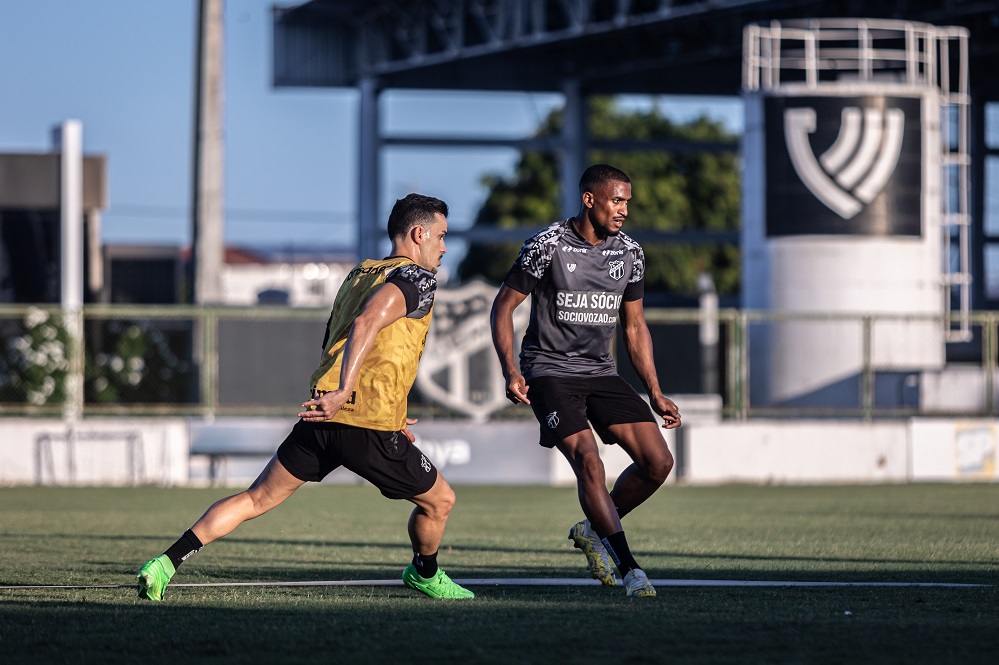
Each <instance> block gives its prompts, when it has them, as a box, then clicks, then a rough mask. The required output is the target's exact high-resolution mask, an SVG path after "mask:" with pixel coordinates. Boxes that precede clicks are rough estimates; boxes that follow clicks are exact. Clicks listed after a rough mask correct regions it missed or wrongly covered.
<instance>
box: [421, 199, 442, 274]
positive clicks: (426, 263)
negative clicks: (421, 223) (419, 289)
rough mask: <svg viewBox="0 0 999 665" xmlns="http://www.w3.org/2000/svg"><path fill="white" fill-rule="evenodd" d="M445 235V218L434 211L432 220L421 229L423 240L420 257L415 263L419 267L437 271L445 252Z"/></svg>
mask: <svg viewBox="0 0 999 665" xmlns="http://www.w3.org/2000/svg"><path fill="white" fill-rule="evenodd" d="M446 235H447V218H446V217H444V215H442V214H440V213H439V212H438V213H434V222H433V224H431V225H430V226H428V227H426V229H425V230H424V231H423V242H422V243H421V244H420V258H419V261H418V262H417V263H419V264H420V267H421V268H426V269H427V270H430V271H431V272H435V273H436V272H437V269H438V268H440V266H441V258H442V257H443V256H444V254H445V253H446V252H447V248H446V247H445V246H444V236H446Z"/></svg>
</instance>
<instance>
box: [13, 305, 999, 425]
mask: <svg viewBox="0 0 999 665" xmlns="http://www.w3.org/2000/svg"><path fill="white" fill-rule="evenodd" d="M328 315H329V312H328V310H327V309H299V308H287V307H211V308H199V307H191V306H157V307H145V306H142V307H140V306H88V307H85V308H84V309H83V311H82V312H76V313H70V314H66V313H64V312H63V311H62V310H61V309H59V308H58V307H39V306H14V305H5V306H0V340H2V341H0V414H2V415H8V416H30V415H60V414H65V413H73V414H81V415H123V416H135V415H151V414H160V415H206V416H211V415H219V416H224V415H272V416H293V415H294V411H295V408H296V406H297V404H299V403H301V401H302V400H303V399H305V398H306V397H307V392H308V379H309V376H310V374H311V372H312V370H313V369H314V368H315V366H316V364H317V361H318V359H319V356H320V353H321V351H322V349H321V342H322V337H323V333H324V331H325V328H324V324H325V322H326V319H327V317H328ZM646 318H647V320H648V322H649V326H650V330H651V332H652V335H653V343H654V348H655V353H656V364H657V368H658V371H659V375H660V379H661V382H662V384H663V386H664V388H665V390H666V391H667V392H668V393H671V394H689V393H700V392H716V393H718V394H720V395H721V396H722V398H723V415H724V416H725V417H727V418H748V417H757V416H767V417H782V416H787V417H835V416H842V417H865V418H884V417H904V416H912V415H926V416H930V415H941V416H967V417H977V416H996V415H999V404H997V386H996V380H997V379H996V373H997V371H996V370H997V347H999V344H997V340H999V332H997V331H999V312H976V313H972V315H971V320H970V324H971V325H970V330H971V335H970V339H969V340H968V341H965V342H961V343H957V344H955V343H945V342H944V341H943V331H944V326H945V325H946V323H947V322H946V321H945V320H944V319H943V318H939V317H933V316H902V315H879V314H871V315H863V316H862V315H832V314H795V315H789V314H780V313H771V312H756V311H740V310H732V309H724V310H721V311H719V312H718V313H717V318H716V321H717V325H716V328H715V329H716V331H717V340H718V343H717V345H709V346H705V345H704V344H702V340H703V339H704V337H703V332H704V329H703V328H702V326H703V324H704V321H702V316H701V313H700V312H699V311H698V310H690V309H680V310H672V309H647V310H646ZM74 331H79V336H78V339H79V343H76V341H75V340H76V339H77V335H76V334H75V333H74ZM713 337H714V335H708V336H707V338H708V339H711V338H713ZM428 344H433V338H431V339H430V340H429V341H428ZM615 353H616V354H617V355H618V357H619V358H622V360H621V361H620V362H619V367H620V368H621V370H622V375H624V376H625V378H628V379H629V380H631V381H632V382H634V383H636V384H637V377H635V376H634V373H633V372H632V371H631V369H630V366H629V363H628V361H627V360H625V359H623V358H625V357H626V353H625V352H624V349H623V346H622V344H621V342H620V340H619V341H618V343H617V344H616V347H615ZM410 410H411V412H412V415H416V416H418V417H427V416H432V417H449V416H453V415H456V414H454V413H453V412H449V411H448V410H447V409H445V408H443V407H441V406H440V405H436V404H434V403H433V401H432V400H430V399H429V398H427V397H425V396H422V395H420V394H419V390H418V389H417V390H414V393H413V395H411V403H410ZM526 411H527V410H525V409H519V410H516V409H512V408H511V409H506V410H504V411H501V412H499V413H498V414H496V415H497V417H500V418H504V417H521V416H523V415H524V413H521V412H526Z"/></svg>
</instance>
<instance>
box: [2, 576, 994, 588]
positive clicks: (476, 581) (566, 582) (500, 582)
mask: <svg viewBox="0 0 999 665" xmlns="http://www.w3.org/2000/svg"><path fill="white" fill-rule="evenodd" d="M454 581H455V582H457V583H458V584H460V585H462V586H600V582H599V581H598V580H591V579H584V578H576V577H572V578H568V577H479V578H464V579H456V580H454ZM650 581H651V582H652V584H653V585H654V586H658V587H946V588H975V587H989V586H992V585H990V584H964V583H954V582H801V581H781V580H666V579H655V580H650ZM618 583H619V584H620V580H619V581H618ZM135 586H136V585H135V584H134V583H133V584H81V585H64V584H24V585H6V586H0V590H5V591H8V590H17V589H134V588H135ZM265 586H266V587H292V586H317V587H318V586H335V587H340V586H402V580H400V579H394V580H316V581H309V582H204V583H194V584H183V583H181V584H171V585H170V588H171V589H178V588H194V587H265Z"/></svg>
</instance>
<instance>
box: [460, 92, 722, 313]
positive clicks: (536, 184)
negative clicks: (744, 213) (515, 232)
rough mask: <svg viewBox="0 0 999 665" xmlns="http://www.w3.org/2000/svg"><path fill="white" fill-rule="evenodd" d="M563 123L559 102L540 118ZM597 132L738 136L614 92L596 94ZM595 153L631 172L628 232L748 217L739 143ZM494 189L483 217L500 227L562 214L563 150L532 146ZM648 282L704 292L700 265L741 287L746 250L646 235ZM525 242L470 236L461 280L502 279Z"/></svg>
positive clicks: (593, 119) (658, 287) (592, 123)
mask: <svg viewBox="0 0 999 665" xmlns="http://www.w3.org/2000/svg"><path fill="white" fill-rule="evenodd" d="M561 124H562V114H561V111H554V112H552V113H551V114H549V116H548V117H547V118H546V119H545V120H544V122H542V124H541V127H539V129H538V131H537V132H536V134H537V135H538V136H552V135H555V134H557V133H558V132H559V129H560V126H561ZM589 128H590V134H591V136H593V137H594V138H597V139H639V140H641V139H668V138H672V139H685V140H689V141H705V142H707V141H731V140H733V138H734V137H733V136H732V135H730V134H729V133H728V132H726V131H725V129H724V128H723V127H722V126H721V125H720V124H719V123H717V122H714V121H712V120H709V119H707V118H703V117H702V118H699V119H697V120H694V121H692V122H690V123H687V124H676V123H673V122H671V121H670V120H668V119H667V118H665V117H663V116H662V115H661V114H660V112H659V110H658V109H655V108H654V109H652V110H651V111H627V110H622V109H620V108H619V107H618V106H617V105H616V104H615V103H614V101H613V100H612V99H610V98H594V99H592V100H591V102H590V117H589ZM589 158H590V162H591V163H598V162H604V163H608V164H613V165H614V166H617V167H618V168H621V169H622V170H624V171H625V172H626V173H627V174H628V176H629V177H630V178H631V182H632V186H633V195H634V196H633V199H632V202H631V204H630V205H629V216H628V221H627V222H626V224H625V232H626V233H627V232H629V231H634V230H636V229H650V230H659V231H679V230H687V229H704V230H712V231H723V230H734V229H738V228H739V225H740V217H739V204H740V199H739V192H740V184H739V181H740V177H739V169H738V158H737V155H736V154H734V153H710V152H691V153H684V154H670V153H666V152H657V151H642V152H613V151H599V150H597V151H592V152H591V153H590V155H589ZM483 184H485V185H486V186H487V187H488V188H489V190H490V191H489V195H488V197H487V198H486V201H485V203H484V204H483V205H482V208H481V209H480V210H479V212H478V214H477V215H476V220H475V223H476V224H477V225H478V224H481V225H495V226H497V227H500V228H524V229H525V235H524V239H526V238H527V236H528V235H529V234H530V232H532V231H533V230H539V229H541V228H542V227H544V226H545V225H547V224H548V223H550V222H553V221H555V220H556V219H559V218H560V217H561V212H560V211H559V192H558V189H559V177H558V166H557V163H556V160H555V157H554V156H553V155H551V154H548V153H542V152H536V151H535V152H530V151H529V152H525V153H524V154H523V156H522V157H521V159H520V162H519V163H518V164H517V167H516V169H515V171H514V173H513V175H512V176H510V177H509V178H504V177H502V176H500V175H496V174H491V175H487V176H486V177H485V178H483ZM643 246H644V248H645V254H646V259H647V261H646V264H647V269H646V277H645V286H646V290H647V291H653V292H655V291H658V292H666V293H671V294H678V295H694V294H696V293H697V275H698V274H699V273H701V272H703V271H708V272H710V273H711V275H712V276H713V278H714V281H715V286H716V288H717V290H718V292H719V293H722V294H733V293H736V292H738V289H739V250H738V247H736V246H734V245H662V244H650V243H643ZM519 250H520V245H519V244H511V243H506V244H499V245H498V244H482V243H472V244H471V245H470V247H469V250H468V253H467V254H466V256H465V258H464V260H463V261H462V262H461V264H460V265H459V266H458V277H459V278H460V279H462V280H466V279H469V278H471V277H474V276H481V277H483V278H484V279H486V280H489V281H491V282H494V283H499V282H500V281H502V280H503V277H504V275H505V274H506V271H507V270H508V269H509V268H510V266H511V265H512V263H513V261H514V260H515V259H516V257H517V253H518V252H519Z"/></svg>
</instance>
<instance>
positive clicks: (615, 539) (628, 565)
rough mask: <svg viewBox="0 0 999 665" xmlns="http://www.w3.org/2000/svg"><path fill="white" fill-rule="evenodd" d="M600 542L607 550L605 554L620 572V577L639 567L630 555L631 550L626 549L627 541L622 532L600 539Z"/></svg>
mask: <svg viewBox="0 0 999 665" xmlns="http://www.w3.org/2000/svg"><path fill="white" fill-rule="evenodd" d="M600 541H601V542H602V543H603V544H604V547H606V548H607V554H609V555H610V557H611V558H612V559H613V560H614V563H616V564H617V569H618V571H620V573H621V577H624V576H625V575H627V574H628V572H629V571H631V570H632V569H633V568H638V567H639V566H638V562H637V561H635V557H633V556H632V555H631V549H630V548H629V547H628V539H627V538H625V537H624V531H618V532H617V533H612V534H611V535H609V536H607V537H606V538H601V539H600Z"/></svg>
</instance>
